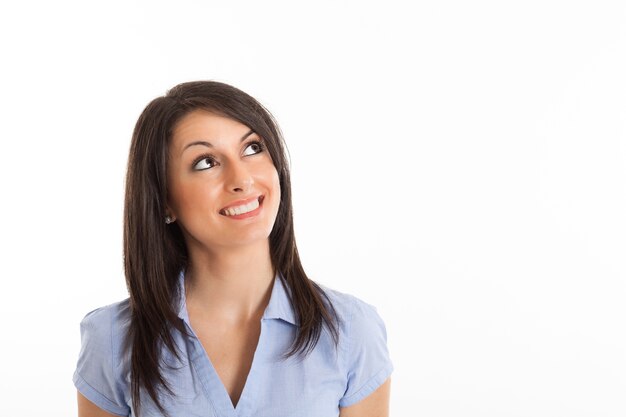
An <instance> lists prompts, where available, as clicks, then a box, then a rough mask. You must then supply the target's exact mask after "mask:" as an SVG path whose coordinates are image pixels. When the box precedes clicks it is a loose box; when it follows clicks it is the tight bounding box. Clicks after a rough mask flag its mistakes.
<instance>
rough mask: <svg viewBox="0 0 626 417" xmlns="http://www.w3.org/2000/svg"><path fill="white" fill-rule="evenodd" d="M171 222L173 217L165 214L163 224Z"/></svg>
mask: <svg viewBox="0 0 626 417" xmlns="http://www.w3.org/2000/svg"><path fill="white" fill-rule="evenodd" d="M173 222H174V219H172V217H171V216H170V215H169V214H168V215H167V216H165V224H170V223H173Z"/></svg>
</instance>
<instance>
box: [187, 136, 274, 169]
mask: <svg viewBox="0 0 626 417" xmlns="http://www.w3.org/2000/svg"><path fill="white" fill-rule="evenodd" d="M248 149H252V153H250V152H247V150H248ZM264 150H265V145H264V144H263V142H261V141H253V142H250V143H248V144H247V145H246V147H245V149H244V153H243V155H244V156H251V155H256V154H259V153H261V152H263V151H264ZM216 164H217V161H216V160H215V157H214V156H213V155H210V154H203V155H200V156H199V157H198V158H196V159H194V161H193V163H192V164H191V165H192V167H193V169H194V170H196V171H204V170H207V169H210V168H213V167H214V166H215V165H216Z"/></svg>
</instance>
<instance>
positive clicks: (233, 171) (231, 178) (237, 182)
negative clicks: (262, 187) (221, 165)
mask: <svg viewBox="0 0 626 417" xmlns="http://www.w3.org/2000/svg"><path fill="white" fill-rule="evenodd" d="M253 184H254V179H253V178H252V174H251V173H250V171H249V170H248V169H247V168H246V167H245V165H244V164H243V163H232V164H230V167H229V170H228V179H227V181H226V188H227V189H228V191H232V192H244V193H245V192H247V191H248V190H249V189H250V188H251V187H252V185H253Z"/></svg>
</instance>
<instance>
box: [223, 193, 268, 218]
mask: <svg viewBox="0 0 626 417" xmlns="http://www.w3.org/2000/svg"><path fill="white" fill-rule="evenodd" d="M255 199H256V200H258V202H259V204H258V206H257V207H256V208H255V209H254V210H252V211H249V212H246V213H242V214H227V212H226V209H229V208H230V209H232V208H234V207H241V206H246V205H249V204H250V203H252V202H254V200H255ZM264 199H265V196H264V195H260V196H258V197H256V198H249V199H246V200H238V201H237V202H235V203H233V204H230V205H228V206H226V207H224V208H223V209H221V210H220V214H221V215H222V216H225V217H228V218H231V219H245V218H248V217H252V216H256V215H257V214H258V213H259V211H261V207H262V206H263V204H262V203H263V200H264ZM231 212H232V211H231Z"/></svg>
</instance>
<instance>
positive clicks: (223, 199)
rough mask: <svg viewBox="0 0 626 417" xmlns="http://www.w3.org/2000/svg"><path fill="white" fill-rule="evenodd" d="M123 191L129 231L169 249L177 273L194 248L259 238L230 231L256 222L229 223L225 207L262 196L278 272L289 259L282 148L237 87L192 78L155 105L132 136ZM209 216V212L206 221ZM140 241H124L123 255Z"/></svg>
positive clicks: (266, 117) (266, 119)
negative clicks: (169, 221)
mask: <svg viewBox="0 0 626 417" xmlns="http://www.w3.org/2000/svg"><path fill="white" fill-rule="evenodd" d="M250 131H251V132H252V133H251V134H250V135H249V136H248V137H246V138H245V139H244V141H243V142H242V143H239V139H241V137H243V136H245V135H246V134H247V133H249V132H250ZM239 134H241V135H240V137H238V138H237V137H236V135H239ZM200 142H205V143H204V144H203V143H200ZM194 143H195V144H194ZM207 144H209V145H207ZM209 155H210V156H209ZM203 156H204V157H203ZM272 167H273V169H271V168H272ZM268 168H270V169H268ZM126 187H127V188H126V204H125V222H126V227H125V232H126V235H127V236H128V237H129V238H132V237H133V236H136V237H137V238H139V239H140V240H142V241H144V242H146V240H147V241H148V242H150V244H149V245H150V246H151V247H150V248H149V250H150V253H154V252H155V250H156V252H157V253H162V254H163V256H165V257H166V258H167V259H168V260H169V261H170V262H168V263H169V264H170V265H171V266H170V267H172V268H174V269H178V270H179V269H180V268H183V267H185V266H186V264H187V262H188V249H189V244H190V242H193V243H197V244H205V245H209V246H210V245H219V244H223V245H229V244H237V243H244V240H245V239H246V238H252V237H254V236H251V235H250V234H249V233H248V235H244V234H241V235H239V236H238V235H236V234H233V233H232V232H234V231H237V232H241V233H244V232H246V230H245V228H242V227H241V226H242V225H244V223H246V222H247V223H252V221H251V220H236V219H234V218H228V217H226V215H225V214H226V213H224V212H223V211H221V209H222V208H224V207H226V206H229V205H231V204H232V203H233V202H237V201H239V200H242V199H243V200H249V199H250V198H252V197H255V196H259V195H263V196H264V197H263V199H262V201H261V206H262V207H261V208H262V210H261V211H262V212H263V213H262V214H263V215H264V216H265V218H264V219H263V221H264V222H265V225H266V226H267V227H266V230H265V233H266V237H267V234H269V235H270V251H271V253H272V261H273V263H274V266H275V267H278V265H277V264H276V262H279V263H281V262H280V261H281V259H282V260H283V261H284V260H285V259H287V258H289V256H288V255H287V254H286V252H289V251H288V250H286V249H288V248H289V247H290V246H291V244H290V242H289V241H292V240H293V236H292V235H293V225H292V222H293V220H292V205H291V190H290V188H291V187H290V178H289V169H288V162H287V158H286V153H285V147H284V142H283V139H282V136H281V133H280V130H279V128H278V126H277V124H276V123H275V121H274V119H273V117H272V116H271V114H270V113H269V112H268V111H267V110H266V109H265V108H264V107H263V106H262V105H261V104H260V103H259V102H258V101H257V100H255V99H254V98H253V97H251V96H249V95H248V94H246V93H244V92H243V91H241V90H239V89H237V88H235V87H232V86H230V85H227V84H223V83H219V82H213V81H197V82H188V83H183V84H179V85H177V86H175V87H174V88H172V89H171V90H169V91H168V92H167V94H166V95H165V96H163V97H158V98H156V99H154V100H153V101H152V102H151V103H150V104H148V106H147V107H146V108H145V110H144V111H143V113H142V114H141V116H140V117H139V120H138V121H137V125H136V127H135V131H134V134H133V140H132V145H131V151H130V156H129V163H128V173H127V184H126ZM200 191H202V193H200ZM268 197H269V198H268ZM202 210H209V213H207V217H206V218H205V219H202V217H201V215H202ZM168 215H169V216H170V217H171V218H172V219H173V220H175V221H174V222H173V223H171V224H166V223H165V218H166V216H168ZM235 224H236V226H237V227H232V226H233V225H235ZM211 227H213V230H211ZM242 230H243V231H242ZM226 232H231V233H226ZM270 232H271V233H270ZM259 233H260V232H259V229H258V228H257V235H258V234H259ZM257 237H259V236H257ZM229 239H230V240H229ZM131 240H132V239H131ZM137 244H139V242H135V244H133V242H129V241H127V242H126V246H125V252H126V253H125V254H126V257H129V256H130V257H132V253H133V252H135V251H136V249H139V248H138V247H137ZM128 245H130V247H129V246H128ZM155 246H162V247H161V248H155ZM141 252H143V251H141ZM145 255H148V254H145ZM131 261H132V260H131ZM167 269H168V270H169V269H170V268H167ZM129 284H130V283H129Z"/></svg>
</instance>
